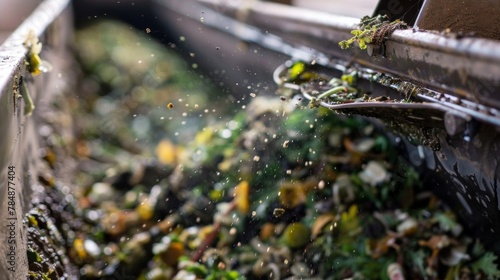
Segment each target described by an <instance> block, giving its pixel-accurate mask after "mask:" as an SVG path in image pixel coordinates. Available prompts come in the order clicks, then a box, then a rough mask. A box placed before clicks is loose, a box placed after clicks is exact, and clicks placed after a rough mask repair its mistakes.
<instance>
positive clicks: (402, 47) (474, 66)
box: [165, 0, 500, 108]
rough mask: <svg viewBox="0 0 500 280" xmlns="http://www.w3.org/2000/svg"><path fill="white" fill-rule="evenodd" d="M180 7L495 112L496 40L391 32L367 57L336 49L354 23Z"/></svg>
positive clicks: (295, 13) (499, 46) (212, 3)
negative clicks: (381, 51)
mask: <svg viewBox="0 0 500 280" xmlns="http://www.w3.org/2000/svg"><path fill="white" fill-rule="evenodd" d="M169 2H176V1H169ZM184 2H189V3H190V4H189V5H190V6H191V7H192V6H193V4H196V3H199V4H202V6H204V7H205V8H211V9H213V10H215V11H216V12H217V13H219V14H223V15H226V16H228V17H231V18H233V19H237V20H239V21H241V22H244V23H247V24H249V25H251V26H253V27H256V28H259V29H261V30H265V31H268V32H269V33H272V34H275V35H277V36H279V37H280V38H281V39H282V40H283V41H284V42H286V43H288V44H292V45H302V46H305V47H309V48H311V49H314V50H317V51H319V52H321V53H324V54H326V55H327V56H328V57H333V58H338V59H342V60H345V61H347V62H352V63H357V64H359V65H362V66H363V67H367V68H370V69H373V70H376V71H379V72H383V73H389V74H391V75H394V76H397V77H399V78H401V79H405V80H408V81H412V82H414V83H416V84H419V85H422V86H425V87H428V88H430V89H433V90H436V91H439V92H443V93H449V94H452V95H454V96H457V97H460V98H466V99H469V100H470V101H473V102H478V103H481V104H483V105H487V106H491V107H495V108H500V42H498V41H494V40H488V39H481V38H473V37H464V38H460V37H459V36H458V35H456V34H444V33H438V32H430V31H423V30H416V29H415V30H413V29H408V30H396V31H394V32H393V34H392V35H391V36H390V37H389V38H388V39H387V41H386V42H385V57H382V56H377V57H370V56H369V55H368V54H367V52H365V51H361V50H359V49H357V48H354V47H351V49H349V50H342V49H340V47H339V46H338V42H340V41H342V40H345V39H347V38H350V37H351V36H352V35H351V34H350V31H351V30H352V29H354V28H355V27H356V25H357V23H358V21H359V20H358V19H354V18H349V17H343V16H337V15H330V14H327V13H322V12H318V11H311V10H304V9H301V8H296V7H291V6H286V5H280V4H275V3H268V2H262V1H252V2H251V3H252V4H251V5H249V4H246V5H245V4H244V3H245V2H244V1H243V2H241V1H218V0H194V1H184ZM165 4H166V5H170V4H171V3H165ZM186 5H188V4H187V3H186ZM193 12H194V11H193V10H191V13H193ZM187 13H189V11H188V12H187Z"/></svg>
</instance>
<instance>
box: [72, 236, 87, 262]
mask: <svg viewBox="0 0 500 280" xmlns="http://www.w3.org/2000/svg"><path fill="white" fill-rule="evenodd" d="M73 250H74V251H75V253H76V255H77V257H78V258H79V259H80V260H82V261H83V260H85V259H87V251H85V246H83V240H82V239H80V238H77V239H75V241H73Z"/></svg>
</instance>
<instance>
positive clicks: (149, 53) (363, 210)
mask: <svg viewBox="0 0 500 280" xmlns="http://www.w3.org/2000/svg"><path fill="white" fill-rule="evenodd" d="M148 32H149V31H148ZM145 33H146V32H145V31H142V32H141V31H135V30H131V28H129V27H128V26H123V25H120V24H117V23H113V22H103V23H100V24H98V25H95V26H90V27H87V28H85V29H83V30H80V31H78V34H77V50H78V52H77V53H78V54H79V56H80V61H81V64H82V67H83V69H84V71H85V72H86V75H85V77H84V78H82V81H81V83H80V85H79V86H78V91H76V92H74V93H69V94H67V95H66V96H63V97H59V98H57V99H56V101H55V103H54V104H53V108H52V109H53V111H52V112H51V113H50V114H51V115H50V116H52V117H47V118H46V120H45V121H46V123H47V124H46V127H45V129H46V130H50V133H46V134H45V135H44V145H45V146H44V148H43V151H44V153H43V154H42V156H43V158H44V160H45V163H46V168H45V170H44V172H41V176H40V178H39V179H40V185H39V186H38V187H39V189H42V191H41V193H42V194H41V195H40V196H39V198H38V199H37V200H35V201H34V203H33V209H32V210H31V211H30V213H29V214H28V215H27V219H26V223H27V225H28V227H29V235H28V237H29V244H30V246H29V250H28V256H29V258H30V262H31V263H32V264H31V265H30V277H31V279H57V278H60V277H63V276H66V277H68V276H70V275H75V274H76V275H80V277H81V278H82V279H154V280H159V279H228V280H229V279H493V278H496V277H500V270H498V267H497V265H496V260H497V256H496V255H494V254H493V253H491V252H488V251H487V250H485V248H484V247H483V245H482V244H481V243H480V242H479V241H478V240H474V239H472V238H470V237H468V236H467V235H466V233H465V231H464V229H463V228H462V226H461V225H460V223H459V222H458V221H457V217H456V216H455V214H454V213H453V212H452V211H451V209H449V208H448V207H447V206H446V205H445V204H444V203H443V201H441V200H440V199H439V198H437V197H436V196H435V195H433V194H432V192H430V191H429V187H428V186H425V185H423V184H421V183H420V181H419V178H418V174H417V173H416V172H415V171H414V170H413V169H412V168H411V167H409V166H408V165H406V164H405V162H404V161H403V160H402V159H400V158H399V157H398V156H397V153H396V150H395V148H394V145H395V143H391V142H390V141H389V140H388V138H386V136H385V135H384V134H383V133H382V132H380V131H379V130H378V129H377V127H375V126H374V125H373V124H371V123H369V122H367V121H366V120H364V119H358V118H353V117H345V116H338V115H336V114H334V113H333V112H331V111H328V110H326V109H321V108H315V109H311V108H309V106H308V104H307V102H305V101H302V100H301V98H300V97H282V98H279V97H277V96H276V95H272V94H271V95H270V94H267V95H265V94H264V93H265V90H264V89H263V88H259V87H257V86H256V87H255V88H252V87H249V89H248V92H241V93H234V94H233V96H232V97H230V96H228V95H224V94H221V93H218V91H217V89H216V88H214V87H212V86H210V84H209V81H207V80H206V79H205V77H204V76H203V75H200V74H199V73H198V72H196V71H195V68H196V67H197V65H196V64H192V63H190V62H189V61H183V60H180V59H179V57H178V56H177V55H176V54H175V53H174V52H173V51H172V50H171V49H170V48H172V47H174V46H172V45H170V46H163V45H159V44H158V43H156V42H154V41H153V40H152V39H151V38H149V37H148V36H147V34H145ZM184 39H185V40H189V38H184ZM181 41H182V40H181ZM195 55H196V54H191V56H195ZM69 113H71V115H72V116H71V117H70V116H69ZM64 126H66V127H68V126H70V127H71V128H72V131H71V133H63V129H62V128H63V127H64ZM68 170H69V171H71V173H72V174H73V175H71V176H70V178H66V179H67V180H69V181H70V182H69V184H71V185H72V186H71V187H68V186H67V184H64V183H61V182H60V180H59V179H58V176H59V175H58V174H61V173H63V171H64V172H68ZM47 244H48V245H47Z"/></svg>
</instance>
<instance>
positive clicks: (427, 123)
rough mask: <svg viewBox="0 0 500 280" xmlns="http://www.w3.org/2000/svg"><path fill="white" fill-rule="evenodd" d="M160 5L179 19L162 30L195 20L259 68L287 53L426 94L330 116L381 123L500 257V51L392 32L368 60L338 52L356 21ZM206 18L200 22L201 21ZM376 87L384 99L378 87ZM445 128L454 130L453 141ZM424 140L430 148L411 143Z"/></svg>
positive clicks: (268, 7)
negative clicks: (243, 50)
mask: <svg viewBox="0 0 500 280" xmlns="http://www.w3.org/2000/svg"><path fill="white" fill-rule="evenodd" d="M200 3H202V4H203V5H202V6H200V5H199V4H200ZM161 6H162V7H165V8H167V10H170V11H171V12H173V15H175V16H173V17H172V14H170V16H171V17H170V18H171V19H172V18H173V19H176V20H168V19H167V18H165V21H166V22H167V24H169V25H170V26H171V27H172V28H174V29H179V30H181V31H179V32H181V34H182V32H184V31H185V29H184V28H183V26H182V24H179V23H176V21H177V22H179V21H180V22H183V21H185V20H186V18H190V20H193V25H194V26H195V28H200V26H201V28H204V32H214V33H223V34H226V35H229V36H232V37H233V38H234V39H236V40H241V41H244V42H251V43H252V44H257V45H260V46H262V47H264V48H267V49H269V50H272V51H274V55H272V52H266V55H271V56H269V57H264V56H263V57H262V58H261V61H270V59H274V58H276V56H275V55H278V56H280V54H284V55H285V57H295V58H299V59H301V60H304V61H306V62H310V61H313V60H314V61H315V62H316V64H318V65H322V66H326V67H327V68H330V69H333V70H334V71H338V72H340V73H341V72H342V71H344V70H345V69H346V67H354V68H356V69H366V70H368V71H372V73H378V74H383V75H387V76H389V77H393V78H395V79H396V80H395V81H397V80H399V81H404V82H405V83H407V82H409V83H411V84H412V85H413V86H416V87H419V88H422V89H425V94H421V95H419V98H420V101H421V102H422V103H416V104H384V103H373V104H363V103H360V104H357V103H351V104H338V105H332V106H331V107H332V109H334V110H337V109H341V110H340V111H342V112H344V113H349V114H350V113H360V114H362V115H365V116H373V117H377V118H381V119H382V120H384V122H385V124H386V129H387V130H388V131H392V132H394V133H395V135H399V136H394V137H393V139H394V141H395V142H394V143H395V144H397V145H400V147H401V149H402V150H401V154H402V155H403V156H404V157H405V158H407V160H408V161H409V162H411V163H412V165H414V166H417V167H419V168H420V171H421V173H422V174H425V176H426V177H427V179H426V181H425V183H426V184H432V185H433V186H435V189H436V192H437V193H439V194H440V195H441V196H443V198H444V199H445V200H446V201H448V202H449V203H450V204H452V205H454V207H455V208H456V209H459V212H460V214H461V218H462V220H463V221H464V224H465V225H466V226H467V228H468V229H469V230H471V231H473V232H475V229H477V232H476V234H477V235H478V236H480V237H481V238H483V239H484V240H485V242H487V243H488V244H490V245H494V246H495V248H496V251H497V252H500V246H498V244H497V243H498V242H497V241H496V239H495V236H496V232H497V231H498V230H500V224H499V223H498V217H499V216H500V206H499V205H500V201H499V199H498V197H500V189H499V188H498V186H499V183H500V181H499V180H500V179H499V175H497V174H500V163H499V162H498V159H497V156H495V155H498V154H499V153H500V139H499V135H500V132H499V131H498V127H499V124H500V123H499V122H500V118H499V117H498V114H499V111H498V110H499V109H500V51H499V50H500V43H499V42H497V41H493V40H487V39H480V38H473V37H461V36H458V35H456V34H451V33H446V34H442V33H438V32H426V31H419V30H416V29H415V30H413V29H408V30H396V31H394V32H393V33H392V35H391V36H390V37H389V38H388V40H387V41H385V56H381V55H378V56H369V55H368V54H367V52H366V51H361V50H359V49H357V48H351V49H349V50H341V49H340V47H338V42H340V41H341V40H345V39H347V38H350V37H351V34H350V31H351V30H352V29H354V28H355V27H356V25H357V24H358V19H354V18H348V17H341V16H336V15H331V14H325V13H320V12H312V11H306V10H301V9H298V8H294V7H288V6H282V5H276V4H272V3H266V2H255V3H254V5H253V6H244V7H243V6H240V5H238V2H237V1H232V2H225V1H222V2H221V1H214V0H199V1H169V2H162V4H161ZM182 7H185V9H186V10H184V8H182ZM212 13H213V14H212ZM202 14H203V16H204V17H205V21H203V22H201V21H200V20H199V18H200V15H202ZM207 14H208V15H209V16H207ZM231 18H232V19H235V20H231ZM249 30H250V31H251V32H246V31H249ZM203 34H206V33H203ZM242 34H243V35H242ZM249 34H250V35H249ZM252 34H253V35H252ZM190 47H191V45H190ZM224 47H227V46H225V45H222V44H221V48H224ZM198 54H200V53H198ZM198 54H197V55H198ZM209 61H210V62H213V63H214V61H213V60H209ZM210 62H209V63H208V65H209V64H210ZM283 62H284V60H283V61H281V63H283ZM223 63H225V67H231V65H233V63H232V61H231V60H228V59H226V60H225V61H224V62H223ZM278 65H279V64H278V63H277V64H275V67H277V66H278ZM253 66H254V68H252V69H247V70H249V71H251V72H253V71H255V72H259V71H261V70H262V69H263V68H265V73H269V67H268V65H266V67H264V66H263V65H260V64H255V65H253ZM267 79H269V77H267ZM236 81H237V80H236ZM233 82H234V81H233ZM371 84H372V86H373V87H374V88H376V89H377V90H381V88H380V86H379V85H375V84H376V83H371ZM382 91H383V93H382V94H387V93H388V92H393V93H394V92H397V87H396V85H392V84H389V85H388V87H387V89H386V90H383V89H382ZM336 106H337V107H336ZM405 107H408V108H405ZM408 109H411V110H408ZM445 119H446V120H445ZM462 120H464V121H462ZM445 125H448V126H451V125H453V127H449V129H448V130H449V132H448V133H447V132H446V130H445V129H444V128H445ZM413 135H416V136H417V137H412V136H413ZM419 135H420V136H422V135H423V136H424V137H423V138H422V139H423V140H426V141H421V142H420V143H419V142H418V141H415V140H416V139H417V138H419V137H418V136H419ZM417 140H418V139H417Z"/></svg>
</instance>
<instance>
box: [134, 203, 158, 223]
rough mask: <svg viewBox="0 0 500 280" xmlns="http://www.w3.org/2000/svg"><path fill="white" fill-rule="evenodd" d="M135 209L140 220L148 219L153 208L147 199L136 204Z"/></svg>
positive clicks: (151, 215)
mask: <svg viewBox="0 0 500 280" xmlns="http://www.w3.org/2000/svg"><path fill="white" fill-rule="evenodd" d="M135 211H136V212H137V214H138V215H139V217H140V218H141V220H149V219H151V218H152V217H153V213H154V209H153V207H152V206H151V204H150V203H148V202H147V201H145V202H143V203H141V204H139V205H137V207H136V208H135Z"/></svg>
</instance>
